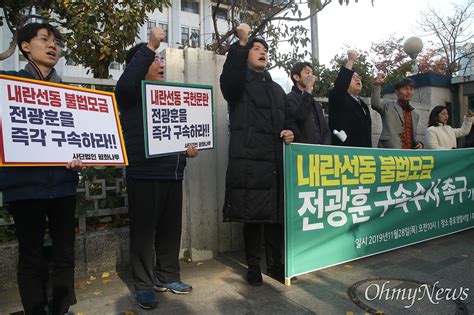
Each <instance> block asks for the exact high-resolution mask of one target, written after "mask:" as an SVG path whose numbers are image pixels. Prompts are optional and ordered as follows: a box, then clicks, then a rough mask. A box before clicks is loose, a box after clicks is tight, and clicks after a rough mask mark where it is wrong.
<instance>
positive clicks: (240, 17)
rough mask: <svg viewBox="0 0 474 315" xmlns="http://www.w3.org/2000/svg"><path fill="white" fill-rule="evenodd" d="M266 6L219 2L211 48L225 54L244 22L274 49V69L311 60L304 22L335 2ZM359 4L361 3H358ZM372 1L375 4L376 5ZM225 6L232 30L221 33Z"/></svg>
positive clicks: (281, 0) (275, 1)
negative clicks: (219, 21)
mask: <svg viewBox="0 0 474 315" xmlns="http://www.w3.org/2000/svg"><path fill="white" fill-rule="evenodd" d="M269 2H270V3H269V4H267V5H265V6H261V7H259V6H258V2H257V1H223V0H217V1H215V5H214V7H213V14H212V19H213V24H214V38H215V41H214V43H213V44H211V45H209V46H208V47H207V48H208V49H210V50H212V51H215V52H216V53H218V54H222V55H223V54H225V53H226V52H227V50H228V49H229V46H230V44H231V42H232V40H233V35H234V32H235V28H236V27H237V26H238V25H239V24H240V23H247V24H249V25H251V26H252V34H251V35H252V36H257V35H259V36H263V37H265V39H266V40H267V42H268V44H269V46H270V52H269V60H270V68H273V67H281V68H283V69H285V70H286V71H289V69H290V68H291V66H292V65H293V64H294V62H295V61H297V60H304V59H307V58H308V57H310V53H309V52H308V51H307V50H305V49H304V48H305V47H307V46H308V45H309V42H310V38H309V36H308V34H309V30H308V29H307V28H305V27H304V26H303V25H302V24H301V22H302V21H306V20H309V19H310V18H311V16H313V15H314V14H316V13H318V12H320V11H321V10H323V9H324V8H325V7H326V6H327V5H328V4H330V3H331V2H332V0H308V2H302V1H291V0H290V1H288V0H272V1H269ZM338 2H339V4H340V5H343V4H346V5H348V4H349V2H350V1H349V0H338ZM355 2H357V0H355ZM373 2H374V1H373V0H372V4H373ZM221 4H226V5H227V8H228V12H229V14H228V16H229V23H228V26H229V30H228V31H226V32H224V33H221V32H220V30H219V29H218V26H217V12H218V10H219V8H220V6H221ZM302 6H309V7H310V8H311V9H312V10H311V12H312V13H311V14H307V15H303V13H302V10H301V8H302ZM283 42H286V43H288V44H289V46H290V47H291V50H290V51H289V52H283V51H281V50H279V49H277V48H278V47H280V44H281V43H283Z"/></svg>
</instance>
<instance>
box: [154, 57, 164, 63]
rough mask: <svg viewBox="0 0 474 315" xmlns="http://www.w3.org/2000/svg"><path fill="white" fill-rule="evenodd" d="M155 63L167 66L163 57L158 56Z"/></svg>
mask: <svg viewBox="0 0 474 315" xmlns="http://www.w3.org/2000/svg"><path fill="white" fill-rule="evenodd" d="M154 62H156V63H157V64H159V65H164V64H165V58H164V57H161V56H160V55H156V56H155V60H154Z"/></svg>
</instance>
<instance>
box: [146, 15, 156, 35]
mask: <svg viewBox="0 0 474 315" xmlns="http://www.w3.org/2000/svg"><path fill="white" fill-rule="evenodd" d="M154 27H156V21H151V20H150V21H148V23H147V26H146V38H147V40H148V38H150V33H151V30H152V29H153V28H154Z"/></svg>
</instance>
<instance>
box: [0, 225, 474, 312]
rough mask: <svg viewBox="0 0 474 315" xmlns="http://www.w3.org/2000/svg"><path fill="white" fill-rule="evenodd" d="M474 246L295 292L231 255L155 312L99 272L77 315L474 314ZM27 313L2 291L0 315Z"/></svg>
mask: <svg viewBox="0 0 474 315" xmlns="http://www.w3.org/2000/svg"><path fill="white" fill-rule="evenodd" d="M473 244H474V229H470V230H467V231H464V232H460V233H457V234H453V235H450V236H446V237H443V238H439V239H435V240H432V241H429V242H424V243H421V244H418V245H414V246H410V247H406V248H402V249H399V250H395V251H391V252H388V253H384V254H379V255H375V256H372V257H369V258H365V259H362V260H358V261H355V262H351V263H348V264H344V265H339V266H335V267H332V268H327V269H325V270H321V271H317V272H313V273H310V274H306V275H303V276H299V277H298V281H297V283H295V284H293V285H292V286H290V287H286V286H284V285H283V284H281V283H280V282H278V281H276V280H274V279H272V278H269V277H266V276H265V277H264V284H263V285H262V286H260V287H252V286H249V285H247V284H246V282H245V279H244V278H243V275H244V274H245V270H246V269H245V266H244V265H243V264H242V261H243V259H242V258H243V257H242V253H240V252H239V253H228V254H226V255H223V256H221V257H218V258H217V259H214V260H209V261H204V262H200V263H183V266H182V277H183V280H185V281H187V282H189V283H190V284H192V285H193V286H194V291H193V292H192V293H191V294H189V295H176V294H172V293H170V292H165V293H157V295H158V299H159V307H158V309H157V310H155V311H145V310H142V309H140V308H139V307H138V306H137V304H136V302H135V299H134V298H133V295H132V293H131V290H130V285H131V281H130V276H129V275H128V273H126V274H99V275H96V276H95V277H90V278H86V279H77V280H76V285H77V296H78V300H79V302H78V303H77V304H76V305H74V306H73V307H72V308H71V310H70V314H78V315H79V314H81V315H89V314H125V315H130V314H226V315H231V314H246V315H251V314H272V315H274V314H346V315H348V314H366V313H375V312H376V311H377V310H380V311H381V312H380V313H381V314H382V313H384V314H443V315H444V314H474V246H473ZM384 283H385V286H383V285H384ZM423 283H428V284H430V285H431V286H426V285H425V286H423ZM367 288H368V290H367V291H366V289H367ZM419 288H420V289H419ZM441 288H442V289H451V291H450V292H449V294H450V295H451V296H450V300H449V301H447V300H446V299H441V300H439V299H438V298H437V297H436V293H437V292H439V291H440V289H441ZM391 289H396V290H391ZM403 289H404V290H403ZM410 289H411V290H410ZM382 290H383V291H382ZM454 290H456V291H454ZM377 291H379V292H378V293H379V295H378V296H377V297H376V294H377ZM397 292H398V293H397ZM415 292H417V295H414V293H415ZM422 292H423V293H424V294H422ZM403 294H405V295H404V296H403ZM453 294H454V295H455V296H459V298H460V299H459V302H460V303H455V302H453V301H452V299H453V298H452V296H453ZM366 295H367V296H366ZM438 296H439V297H441V296H440V295H438ZM430 298H431V300H430ZM411 304H413V305H411ZM410 305H411V307H406V308H404V306H410ZM20 310H21V305H20V303H19V298H18V293H17V290H16V289H10V290H4V291H0V314H10V313H14V312H18V311H20Z"/></svg>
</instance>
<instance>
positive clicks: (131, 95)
mask: <svg viewBox="0 0 474 315" xmlns="http://www.w3.org/2000/svg"><path fill="white" fill-rule="evenodd" d="M164 36H165V33H164V31H163V30H162V29H161V28H159V27H155V28H153V29H152V30H151V32H150V38H149V40H148V43H147V45H146V46H143V47H142V48H140V50H138V51H137V52H136V53H135V55H134V56H133V58H132V60H131V62H130V63H129V64H128V65H127V67H126V68H125V70H124V71H123V73H122V75H121V76H120V78H119V80H118V82H117V88H116V90H115V95H116V97H117V103H118V104H119V106H120V107H122V109H124V108H128V107H132V106H136V105H137V100H138V98H139V97H140V95H141V82H142V80H144V79H145V76H146V74H147V73H148V68H149V67H150V65H151V63H152V62H153V61H154V60H155V51H156V50H157V49H158V47H160V43H161V41H162V40H163V38H164Z"/></svg>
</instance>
